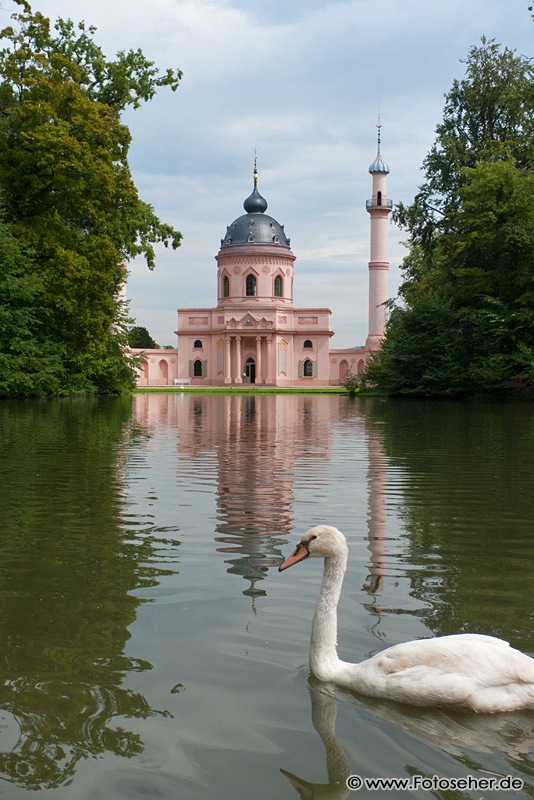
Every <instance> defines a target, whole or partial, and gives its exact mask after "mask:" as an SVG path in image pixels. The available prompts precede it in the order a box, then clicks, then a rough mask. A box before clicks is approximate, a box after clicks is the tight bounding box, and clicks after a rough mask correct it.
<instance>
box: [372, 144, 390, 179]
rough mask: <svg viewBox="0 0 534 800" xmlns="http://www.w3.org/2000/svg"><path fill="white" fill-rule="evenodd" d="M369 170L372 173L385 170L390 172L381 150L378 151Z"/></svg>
mask: <svg viewBox="0 0 534 800" xmlns="http://www.w3.org/2000/svg"><path fill="white" fill-rule="evenodd" d="M369 172H370V173H371V175H372V174H373V172H385V173H386V174H387V173H389V167H388V165H387V164H386V162H385V161H384V159H383V158H382V156H381V155H380V150H379V151H378V153H377V156H376V158H375V160H374V161H373V163H372V164H371V165H370V167H369Z"/></svg>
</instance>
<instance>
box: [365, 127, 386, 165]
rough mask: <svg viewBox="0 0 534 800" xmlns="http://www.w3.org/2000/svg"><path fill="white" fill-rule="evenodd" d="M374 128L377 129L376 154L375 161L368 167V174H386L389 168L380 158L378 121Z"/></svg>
mask: <svg viewBox="0 0 534 800" xmlns="http://www.w3.org/2000/svg"><path fill="white" fill-rule="evenodd" d="M376 127H377V128H378V152H377V154H376V158H375V160H374V161H373V163H372V164H371V165H370V167H369V172H370V173H371V175H372V174H373V172H385V173H386V174H388V173H389V167H388V165H387V164H386V162H385V161H384V159H383V158H382V153H381V152H380V128H381V127H382V125H381V123H380V119H379V121H378V124H377V126H376Z"/></svg>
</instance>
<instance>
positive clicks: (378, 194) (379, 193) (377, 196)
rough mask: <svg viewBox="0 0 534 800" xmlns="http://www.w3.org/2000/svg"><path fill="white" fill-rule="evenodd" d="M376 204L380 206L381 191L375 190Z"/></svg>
mask: <svg viewBox="0 0 534 800" xmlns="http://www.w3.org/2000/svg"><path fill="white" fill-rule="evenodd" d="M376 204H377V206H381V205H382V192H377V193H376Z"/></svg>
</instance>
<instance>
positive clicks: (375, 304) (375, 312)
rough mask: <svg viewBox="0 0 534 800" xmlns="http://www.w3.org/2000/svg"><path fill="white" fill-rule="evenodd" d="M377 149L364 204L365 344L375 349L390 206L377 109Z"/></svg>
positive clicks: (383, 318)
mask: <svg viewBox="0 0 534 800" xmlns="http://www.w3.org/2000/svg"><path fill="white" fill-rule="evenodd" d="M376 127H377V129H378V134H377V139H378V151H377V154H376V158H375V160H374V161H373V163H372V164H371V166H370V167H369V172H370V173H371V175H372V176H373V196H372V198H371V200H367V202H366V204H365V207H366V209H367V211H368V212H369V214H370V216H371V248H370V249H371V253H370V259H369V329H368V334H367V340H366V342H365V346H366V348H367V349H368V350H378V348H379V347H380V342H381V340H382V339H383V337H384V334H385V330H386V322H387V308H386V305H385V304H386V302H387V301H388V299H389V297H388V270H389V261H388V224H389V223H388V217H389V215H390V213H391V210H392V208H393V203H392V202H391V200H388V199H387V185H386V183H387V181H386V176H387V175H388V174H389V167H388V165H387V164H386V162H385V161H384V160H383V158H382V153H381V152H380V144H381V129H382V123H381V121H380V112H379V113H378V122H377V124H376Z"/></svg>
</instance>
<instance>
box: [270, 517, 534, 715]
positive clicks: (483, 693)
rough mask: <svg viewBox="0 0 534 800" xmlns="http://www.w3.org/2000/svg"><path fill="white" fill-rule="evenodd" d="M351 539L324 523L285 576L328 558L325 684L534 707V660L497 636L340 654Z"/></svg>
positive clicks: (315, 667)
mask: <svg viewBox="0 0 534 800" xmlns="http://www.w3.org/2000/svg"><path fill="white" fill-rule="evenodd" d="M347 556H348V547H347V540H346V539H345V537H344V536H343V534H342V533H341V532H340V531H338V530H337V528H332V527H331V526H329V525H318V526H317V527H315V528H310V530H309V531H308V532H307V533H305V534H304V536H303V537H302V539H301V540H300V542H299V544H298V545H297V547H296V549H295V551H294V552H293V553H292V554H291V555H290V556H289V558H287V559H286V560H285V561H284V563H283V564H282V565H281V566H280V567H279V570H280V572H281V571H282V570H284V569H287V568H288V567H291V566H292V565H293V564H297V563H298V562H299V561H303V560H304V559H305V558H308V557H312V558H324V572H323V581H322V584H321V589H320V592H319V599H318V601H317V607H316V609H315V615H314V618H313V624H312V634H311V643H310V669H311V671H312V673H313V674H314V675H315V676H316V677H317V678H319V679H320V680H322V681H325V682H328V683H334V684H336V685H337V686H340V687H342V688H345V689H348V690H350V691H354V692H360V693H361V694H365V695H368V696H370V697H382V698H387V699H389V700H397V701H399V702H403V703H410V704H411V705H416V706H449V707H450V706H458V707H462V708H470V709H473V710H474V711H484V712H496V711H516V710H518V709H524V708H534V659H532V658H530V657H529V656H527V655H525V654H524V653H521V652H519V650H514V649H513V648H512V647H510V645H509V644H508V642H504V641H502V639H496V638H494V637H493V636H483V635H481V634H476V633H465V634H459V635H456V636H438V637H435V638H432V639H418V640H416V641H412V642H405V643H404V644H398V645H394V646H393V647H388V648H387V649H386V650H383V651H382V652H381V653H377V655H375V656H373V657H372V658H369V659H367V660H366V661H362V662H361V663H359V664H351V663H349V662H347V661H341V660H340V659H339V658H338V655H337V605H338V601H339V596H340V593H341V585H342V583H343V576H344V574H345V570H346V566H347Z"/></svg>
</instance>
